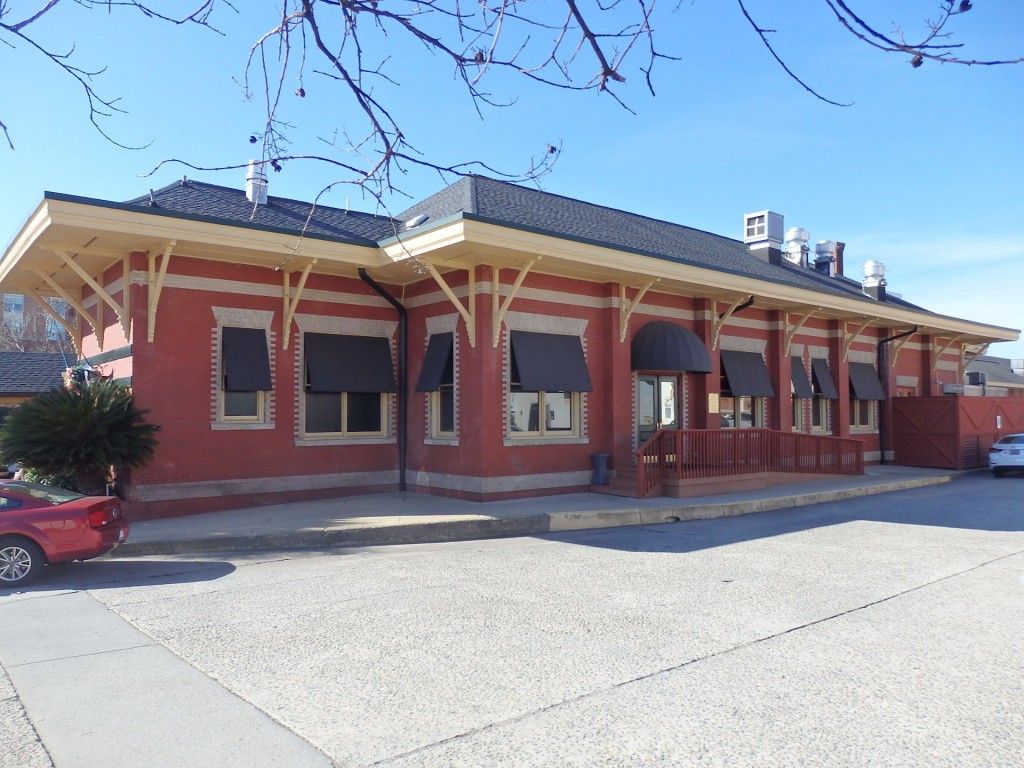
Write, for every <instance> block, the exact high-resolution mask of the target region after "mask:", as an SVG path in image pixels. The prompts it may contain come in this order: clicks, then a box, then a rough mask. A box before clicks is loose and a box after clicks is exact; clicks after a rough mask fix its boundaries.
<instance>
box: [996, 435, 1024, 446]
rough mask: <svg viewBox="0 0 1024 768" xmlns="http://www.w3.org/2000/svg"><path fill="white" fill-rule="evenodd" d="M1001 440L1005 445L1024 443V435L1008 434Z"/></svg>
mask: <svg viewBox="0 0 1024 768" xmlns="http://www.w3.org/2000/svg"><path fill="white" fill-rule="evenodd" d="M999 442H1000V443H1002V444H1003V445H1009V444H1010V443H1024V435H1007V436H1006V437H1004V438H1002V439H1001V440H1000V441H999Z"/></svg>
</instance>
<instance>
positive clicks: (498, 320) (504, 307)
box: [491, 256, 542, 347]
mask: <svg viewBox="0 0 1024 768" xmlns="http://www.w3.org/2000/svg"><path fill="white" fill-rule="evenodd" d="M541 258H542V257H541V256H537V257H535V258H533V259H531V260H530V261H529V262H527V263H526V265H525V266H523V268H522V269H520V270H519V274H518V275H517V276H516V281H515V282H514V283H513V284H512V289H511V290H510V291H509V292H508V296H506V297H505V301H503V302H502V303H501V307H500V308H499V307H498V301H499V298H500V293H501V291H500V289H501V270H499V269H498V268H496V267H492V268H491V275H492V276H493V277H492V279H491V292H492V294H493V296H494V300H493V301H492V302H491V307H492V309H491V313H492V315H491V327H492V328H493V333H492V339H491V345H492V346H494V347H497V346H498V341H499V340H500V339H501V324H502V322H503V321H504V320H505V315H506V314H507V313H508V308H509V307H510V306H512V300H513V299H514V298H515V297H516V294H517V293H519V289H520V288H521V287H522V285H523V280H525V279H526V276H527V275H528V274H529V273H530V270H531V269H532V268H533V265H534V264H536V263H537V262H538V261H540V260H541Z"/></svg>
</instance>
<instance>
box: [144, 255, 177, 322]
mask: <svg viewBox="0 0 1024 768" xmlns="http://www.w3.org/2000/svg"><path fill="white" fill-rule="evenodd" d="M177 244H178V241H177V240H171V241H169V242H168V243H167V245H165V246H164V253H163V258H162V259H160V269H159V271H157V268H156V255H155V254H153V253H150V254H148V256H149V306H148V308H147V312H146V337H147V341H153V338H154V337H155V335H156V310H157V307H158V306H160V294H161V293H162V292H163V289H164V280H165V279H166V278H167V265H168V264H169V263H170V261H171V251H173V250H174V246H176V245H177Z"/></svg>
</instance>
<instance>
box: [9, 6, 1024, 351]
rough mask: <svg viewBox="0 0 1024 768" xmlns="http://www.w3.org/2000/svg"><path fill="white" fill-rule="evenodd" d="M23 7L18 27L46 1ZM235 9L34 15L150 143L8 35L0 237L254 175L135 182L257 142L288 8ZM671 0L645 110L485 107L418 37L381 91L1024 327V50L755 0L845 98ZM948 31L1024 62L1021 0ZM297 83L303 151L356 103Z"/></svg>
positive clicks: (312, 180)
mask: <svg viewBox="0 0 1024 768" xmlns="http://www.w3.org/2000/svg"><path fill="white" fill-rule="evenodd" d="M196 4H197V3H196ZM938 4H939V2H938V0H907V2H901V3H899V4H895V3H891V2H881V1H880V0H865V1H864V2H855V3H851V5H852V6H853V7H855V8H856V9H858V10H859V11H861V13H862V15H863V16H865V17H866V18H869V19H871V20H873V21H875V22H877V24H878V26H879V27H880V28H881V29H883V30H884V31H887V32H888V31H890V30H891V29H892V27H893V24H894V23H895V24H900V25H902V26H903V27H904V28H906V29H907V30H908V31H909V30H911V29H919V28H920V27H921V23H922V20H923V19H925V18H927V17H934V16H935V15H936V14H935V12H936V9H937V7H938ZM10 5H11V6H12V7H13V10H12V11H11V12H10V16H9V17H6V18H5V20H6V21H10V20H11V19H13V18H18V17H20V16H23V15H26V14H27V13H30V12H31V11H32V10H34V9H35V8H37V7H38V3H34V2H33V3H28V2H18V0H14V2H12V3H10ZM162 5H163V6H164V7H168V8H171V7H173V6H176V5H177V6H191V5H192V3H170V2H167V3H162ZM236 5H238V7H240V8H241V7H244V9H245V10H244V12H243V14H241V15H236V14H234V13H231V12H230V10H229V9H228V8H226V7H225V8H222V9H221V11H223V13H220V14H219V15H218V16H216V17H215V21H216V22H217V23H218V26H219V27H220V28H221V29H222V30H223V32H224V33H225V34H224V35H223V36H219V35H215V34H213V33H211V32H209V31H208V30H202V29H187V28H172V27H169V26H167V25H162V24H159V23H157V22H154V21H152V20H147V19H144V18H142V17H141V16H139V15H138V14H134V15H133V14H128V13H119V12H115V13H110V14H106V13H97V12H92V13H84V12H81V11H80V10H79V9H77V8H76V7H75V6H74V5H71V4H66V7H62V8H61V14H56V15H54V16H53V18H52V19H51V20H49V21H47V22H46V23H45V26H42V25H41V26H40V27H39V30H40V32H41V33H42V34H43V36H44V37H45V39H46V41H47V42H50V43H52V44H53V45H55V46H56V47H58V48H60V49H67V48H69V47H70V46H71V44H72V43H73V44H74V45H75V54H74V56H75V61H76V62H77V63H78V64H79V65H80V66H83V67H97V68H99V67H102V66H106V67H107V70H106V72H105V73H104V74H102V75H101V76H99V77H97V78H96V79H95V81H94V82H95V85H96V87H97V89H98V90H100V91H101V92H102V93H104V94H107V95H117V96H120V97H121V102H120V106H122V107H123V108H124V109H126V110H127V114H125V115H119V116H115V117H113V118H111V119H109V120H105V121H104V123H103V125H104V128H105V129H106V130H107V131H108V132H109V133H110V134H111V135H112V136H114V137H115V138H117V139H118V140H119V141H121V142H124V143H127V144H147V143H149V146H148V147H147V148H146V149H143V150H139V151H128V150H124V149H120V148H118V147H115V146H113V145H111V144H110V143H109V142H107V141H106V140H105V139H103V137H102V136H100V135H99V134H98V133H97V132H96V131H95V130H94V129H93V128H92V127H91V126H90V125H89V123H88V120H87V111H86V108H85V102H84V99H83V97H82V95H81V92H80V89H79V88H78V86H77V85H75V84H74V83H73V82H72V81H70V80H69V79H68V78H67V77H66V76H62V75H60V74H59V73H58V72H57V71H56V69H55V68H53V67H52V65H49V64H47V63H45V62H44V61H43V60H42V59H41V58H40V57H39V56H38V55H36V54H33V52H32V51H30V50H29V49H27V48H26V47H25V46H24V45H18V46H16V47H15V48H13V49H12V48H10V47H8V46H6V45H3V44H2V43H0V71H3V72H5V73H8V74H7V76H5V77H4V78H2V82H0V121H3V122H4V123H6V125H7V126H8V128H9V130H10V134H11V139H12V140H13V142H14V144H15V149H14V151H11V150H9V149H7V148H6V147H4V146H2V144H0V180H2V183H0V241H2V242H3V243H7V242H9V241H10V240H11V239H12V238H13V237H14V236H15V234H16V233H17V231H18V229H19V228H20V226H21V225H22V223H23V222H24V220H25V218H26V217H27V216H28V215H29V214H30V213H31V211H32V210H33V209H34V207H35V206H36V205H37V204H38V202H39V201H40V199H41V197H42V195H43V192H44V190H49V191H54V192H64V193H69V194H77V195H84V196H88V197H96V198H101V199H109V200H125V199H129V198H132V197H135V196H138V195H141V194H144V193H145V192H146V191H147V190H148V189H150V188H158V187H162V186H165V185H166V184H169V183H171V182H173V181H175V180H176V179H178V178H180V177H181V176H182V175H188V176H189V177H190V178H200V179H202V180H205V181H209V182H212V183H217V184H225V185H238V186H239V187H241V186H242V185H243V184H244V173H243V172H242V171H226V172H220V173H200V172H195V171H191V170H188V169H185V168H182V167H181V166H173V165H172V166H169V167H165V168H163V169H162V170H160V171H158V172H157V173H156V174H155V175H153V176H151V177H144V174H146V173H148V172H149V171H150V170H152V169H153V167H154V166H156V165H157V164H158V163H159V162H160V161H161V160H165V159H168V158H180V159H184V160H188V161H190V162H193V163H194V164H196V165H208V166H214V165H225V164H235V163H244V162H245V161H246V160H247V159H249V157H251V156H252V152H253V147H252V145H250V144H249V142H248V137H249V135H250V134H251V133H253V132H254V131H257V130H259V128H260V126H261V124H262V119H263V118H262V114H263V110H262V109H261V105H260V103H259V102H258V100H255V101H249V102H247V101H245V100H244V99H243V97H242V93H241V89H240V88H239V86H238V84H237V81H238V80H239V79H240V78H241V76H242V73H243V69H244V65H245V59H246V55H247V53H248V49H249V46H250V45H251V44H252V43H253V41H254V40H255V39H256V38H257V37H258V36H259V35H260V34H262V33H263V32H265V31H267V30H268V29H270V28H271V27H272V26H273V24H274V22H275V14H276V13H277V9H278V7H279V5H280V3H279V2H271V0H247V1H246V3H244V5H239V4H236ZM554 5H555V4H554V3H549V7H550V6H554ZM895 5H898V6H899V9H898V12H899V14H900V16H899V18H894V17H893V14H894V13H896V11H894V10H892V6H895ZM19 6H20V7H21V8H24V9H26V10H24V11H22V10H19V9H18V8H19ZM665 6H666V7H665V8H661V11H662V15H661V16H660V17H659V18H658V19H657V29H656V34H657V36H658V37H657V40H658V46H659V49H660V50H661V51H662V52H664V53H667V54H671V55H674V56H677V57H679V59H680V60H679V61H661V62H659V63H658V65H657V66H656V68H655V71H654V77H653V82H654V87H655V90H656V96H655V97H654V98H652V97H651V96H650V95H649V94H648V93H647V92H646V90H645V88H644V86H643V82H642V75H641V74H640V73H639V72H638V71H637V70H636V69H635V68H633V69H627V70H626V72H625V74H626V75H627V82H626V83H625V84H624V85H623V86H621V87H620V88H619V89H618V92H619V94H620V96H621V97H622V99H623V100H624V101H625V102H626V103H627V104H628V105H629V106H630V108H631V109H632V110H633V112H634V113H635V114H631V113H630V112H628V111H626V110H624V109H622V108H621V107H620V106H619V105H618V104H616V103H615V102H614V101H613V100H612V99H611V98H609V97H608V96H607V95H606V94H605V95H602V94H598V93H595V92H586V93H571V92H566V91H562V90H553V89H550V88H543V87H540V86H536V85H533V84H530V83H529V82H527V81H525V80H523V79H518V78H511V77H507V76H502V75H498V76H496V77H494V78H492V79H491V80H490V81H489V83H488V84H489V87H490V89H491V90H492V91H493V92H494V93H495V95H496V96H497V97H499V98H502V99H506V100H514V101H515V104H514V106H512V107H509V108H505V109H498V108H489V109H485V110H484V112H483V117H482V119H481V117H480V116H478V115H477V113H476V112H475V110H474V109H473V106H472V104H471V103H470V101H469V99H468V97H466V96H465V94H464V92H463V91H462V90H461V89H460V87H459V86H458V84H457V83H454V82H453V80H452V77H451V71H450V67H449V66H448V65H446V64H445V63H444V62H443V61H441V60H440V59H437V58H431V57H429V56H424V55H423V54H422V52H421V51H420V50H418V48H417V47H416V46H411V47H410V46H409V45H408V44H405V45H398V46H394V48H395V49H394V50H389V51H388V52H389V54H391V56H392V58H391V59H390V60H389V62H388V64H387V66H388V68H389V69H388V72H389V73H390V74H391V76H392V77H393V79H395V80H396V81H397V84H396V85H394V86H383V85H382V86H381V88H380V90H379V91H378V93H379V95H381V96H382V97H383V98H385V99H386V100H387V102H388V105H389V106H390V107H393V109H394V110H395V112H396V114H397V115H398V116H399V120H400V122H401V123H402V125H403V128H404V129H405V131H406V133H407V135H409V137H410V139H411V141H412V143H413V144H414V145H415V146H416V147H417V148H418V149H419V150H420V151H421V152H423V153H424V155H425V156H426V157H428V158H429V159H432V160H435V161H437V162H439V163H452V162H457V161H460V160H466V159H481V160H486V161H487V162H488V163H490V164H491V165H495V166H498V167H501V168H503V169H508V170H511V171H518V170H521V169H523V168H525V167H526V166H527V164H528V162H529V159H530V157H531V155H536V154H537V153H538V152H540V151H542V150H543V148H544V147H545V146H546V145H547V144H549V143H551V144H556V145H557V144H560V145H561V147H562V152H561V155H560V157H559V160H558V162H557V164H556V165H555V168H554V171H553V172H552V173H551V174H549V175H548V176H546V177H544V178H543V180H542V181H541V185H542V187H543V188H544V189H546V190H547V191H549V192H553V193H556V194H561V195H566V196H569V197H576V198H580V199H584V200H588V201H590V202H594V203H598V204H602V205H608V206H612V207H615V208H621V209H624V210H629V211H633V212H636V213H641V214H644V215H647V216H653V217H656V218H662V219H667V220H671V221H675V222H678V223H681V224H686V225H689V226H692V227H696V228H699V229H704V230H708V231H711V232H716V233H718V234H723V235H727V236H732V237H739V236H740V225H741V222H742V215H743V214H744V213H747V212H751V211H759V210H763V209H765V208H769V209H771V210H774V211H777V212H780V213H782V214H784V215H785V217H786V226H787V227H790V226H801V227H803V228H805V229H807V230H808V231H809V232H810V234H811V239H812V242H815V241H817V240H821V239H832V240H841V241H843V242H845V243H846V274H847V275H848V276H850V277H853V278H856V279H859V278H860V276H861V271H860V265H861V264H862V263H863V262H865V261H867V260H869V259H874V260H878V261H882V262H884V263H885V264H886V266H887V268H888V274H887V277H888V281H889V290H890V291H894V292H897V293H900V294H901V295H903V296H904V297H905V298H906V299H908V300H909V301H913V302H915V303H917V304H920V305H922V306H924V307H926V308H928V309H930V310H933V311H935V312H940V313H942V314H946V315H952V316H955V317H962V318H966V319H970V320H975V321H979V322H985V323H991V324H994V325H999V326H1004V327H1011V328H1022V327H1024V302H1022V301H1021V295H1022V292H1024V182H1022V180H1024V148H1022V142H1024V64H1022V65H1016V66H1008V67H962V66H954V65H938V64H934V63H926V64H925V65H924V66H922V67H920V68H918V69H914V68H912V67H910V66H909V64H908V63H907V61H906V59H905V57H901V56H895V55H887V54H881V53H876V52H874V51H872V50H870V49H868V48H867V47H865V46H864V45H863V44H862V43H859V42H858V41H856V40H854V39H853V38H852V37H851V36H850V35H849V34H847V33H845V32H844V31H843V30H842V29H841V28H840V27H838V26H837V25H836V24H835V22H834V21H832V20H830V17H829V15H828V14H829V12H828V10H827V7H826V6H825V4H824V2H822V0H791V1H790V2H786V3H778V2H770V0H750V1H749V2H748V7H749V8H750V9H751V12H752V13H754V14H755V15H756V16H757V18H759V20H760V21H761V22H762V24H763V25H764V26H766V27H771V28H774V29H776V30H778V31H777V33H776V34H774V35H773V36H772V38H773V41H774V42H775V44H776V45H777V48H778V50H779V51H780V53H781V54H782V55H783V56H784V57H785V58H786V60H787V62H788V64H789V65H790V66H791V68H793V69H794V70H795V71H796V72H797V73H798V74H800V76H801V77H802V78H803V79H804V80H806V81H807V82H808V83H809V84H810V85H811V86H813V87H814V88H815V89H817V90H819V91H820V92H822V93H824V94H825V95H826V96H828V97H830V98H832V99H834V100H836V101H842V102H853V105H852V106H850V107H845V108H840V107H834V106H830V105H828V104H825V103H822V102H820V101H818V100H816V99H814V98H813V97H812V96H810V95H809V94H807V93H806V92H805V91H804V90H803V89H802V88H801V87H800V86H799V85H797V84H796V83H795V82H793V81H792V80H791V79H789V78H788V77H787V76H786V75H785V73H784V72H783V71H782V70H781V69H780V68H779V66H778V65H777V64H776V63H775V62H774V61H773V60H772V59H771V57H770V55H769V54H768V52H767V50H765V48H764V47H763V46H762V44H761V42H760V40H759V39H758V38H757V37H756V35H755V34H754V32H753V30H752V29H751V28H750V26H749V25H748V24H747V22H746V21H745V20H744V19H743V17H742V15H741V13H740V11H739V7H738V6H737V5H736V4H735V3H732V2H721V0H689V1H687V0H683V2H681V3H679V4H678V6H676V5H675V4H668V3H665ZM669 6H670V7H669ZM780 6H781V7H780ZM672 8H675V10H674V11H672ZM954 30H955V33H956V40H955V41H956V42H962V43H964V46H965V48H964V55H969V56H972V57H977V58H1016V57H1019V56H1021V55H1024V35H1022V34H1021V33H1022V32H1024V3H1021V2H1018V0H999V1H995V0H978V2H976V3H975V8H974V10H972V11H971V12H970V13H967V14H965V15H963V16H960V17H958V18H957V19H956V20H955V27H954ZM2 39H7V38H2ZM640 63H642V59H639V58H638V59H636V64H640ZM9 73H17V74H16V76H11V75H10V74H9ZM304 86H305V88H306V91H307V94H308V95H307V98H306V99H304V100H298V99H286V109H287V110H288V111H287V112H286V113H285V116H286V118H287V119H288V120H289V122H291V123H292V124H294V125H295V135H296V137H297V139H301V141H298V140H297V141H296V145H295V149H296V150H299V151H323V152H328V151H330V149H329V147H328V146H327V144H326V143H324V142H323V141H321V140H320V139H322V138H329V137H330V136H331V135H332V133H333V131H334V130H335V129H338V130H343V129H344V128H345V127H346V126H347V125H349V121H350V120H351V119H352V114H351V111H350V110H349V109H348V106H347V105H346V104H344V103H343V102H341V101H340V100H339V98H338V97H337V92H335V91H333V90H332V87H331V86H330V84H329V83H327V82H326V81H325V80H324V79H323V78H317V77H315V76H309V77H307V78H306V80H305V82H304ZM293 88H294V84H291V83H289V90H291V89H293ZM339 178H340V177H339V176H338V174H337V173H336V172H335V171H334V170H333V169H331V168H329V167H326V166H322V165H316V164H312V163H307V164H303V163H298V162H296V163H291V164H288V165H286V166H285V168H284V170H283V171H282V172H281V173H274V174H272V175H271V178H270V192H271V194H272V195H281V196H286V197H293V198H298V199H312V198H313V197H314V196H315V195H316V194H317V193H318V192H319V191H320V189H322V188H323V187H324V186H326V185H327V184H330V183H331V182H333V181H336V180H338V179H339ZM444 184H445V181H444V180H442V179H440V178H439V177H438V175H437V174H436V173H434V172H431V171H426V170H416V169H412V170H410V172H409V174H408V175H407V176H405V177H403V178H401V179H399V186H400V188H401V189H402V190H403V191H404V192H405V193H406V194H407V195H408V197H401V196H397V195H396V196H395V197H394V198H392V199H390V200H389V201H388V205H389V207H390V209H391V210H392V211H394V212H398V211H400V210H402V209H403V208H405V207H406V206H407V205H408V204H409V202H410V201H411V200H413V199H418V198H422V197H424V196H426V195H428V194H430V193H432V192H434V191H437V190H438V189H440V188H441V187H442V186H444ZM346 198H349V199H351V205H352V207H354V208H362V209H366V210H373V207H374V206H373V203H372V201H369V200H360V199H359V196H358V194H357V191H356V190H353V189H352V188H350V187H342V188H340V189H339V190H338V191H336V192H333V193H331V195H330V196H328V197H327V198H325V199H324V202H325V203H327V204H330V205H336V206H343V205H345V203H346ZM990 354H996V355H1000V356H1003V357H1010V358H1024V342H1018V343H1015V344H999V345H994V346H993V347H992V349H991V351H990Z"/></svg>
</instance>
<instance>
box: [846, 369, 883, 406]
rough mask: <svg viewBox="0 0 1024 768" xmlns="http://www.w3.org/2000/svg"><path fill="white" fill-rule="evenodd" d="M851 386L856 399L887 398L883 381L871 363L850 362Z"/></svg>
mask: <svg viewBox="0 0 1024 768" xmlns="http://www.w3.org/2000/svg"><path fill="white" fill-rule="evenodd" d="M850 386H851V387H853V396H854V398H855V399H856V400H885V390H884V389H882V382H881V381H880V380H879V378H878V373H876V372H875V366H873V365H871V363H850Z"/></svg>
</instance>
